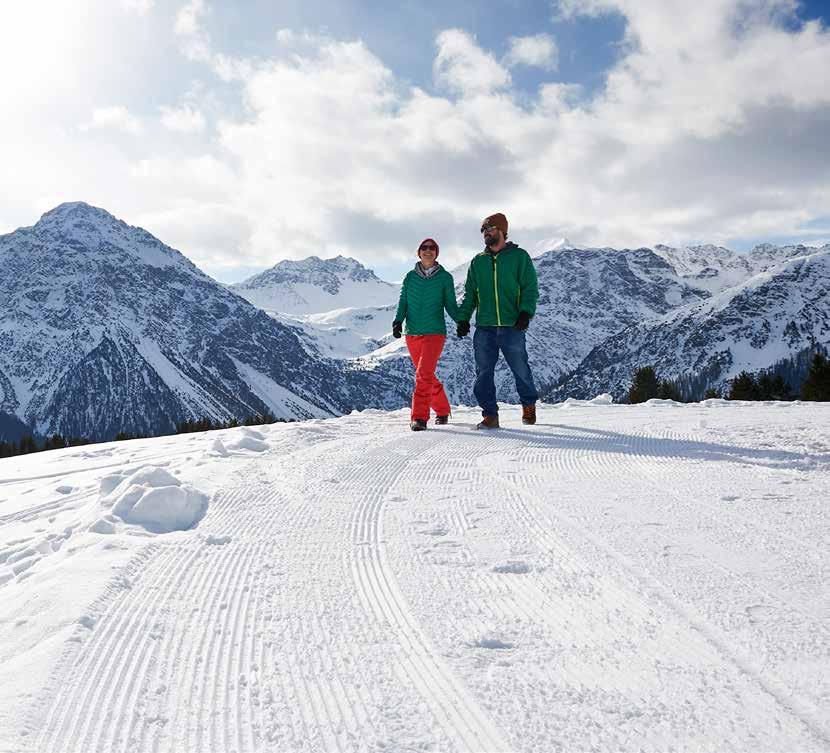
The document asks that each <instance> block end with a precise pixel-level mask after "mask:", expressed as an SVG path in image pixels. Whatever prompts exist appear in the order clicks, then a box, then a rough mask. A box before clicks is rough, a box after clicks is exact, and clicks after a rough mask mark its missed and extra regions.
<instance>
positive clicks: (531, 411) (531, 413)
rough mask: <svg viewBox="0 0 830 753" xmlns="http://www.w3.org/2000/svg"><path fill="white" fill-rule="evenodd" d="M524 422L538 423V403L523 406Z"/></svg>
mask: <svg viewBox="0 0 830 753" xmlns="http://www.w3.org/2000/svg"><path fill="white" fill-rule="evenodd" d="M522 423H523V424H535V423H536V404H535V403H534V404H533V405H523V406H522Z"/></svg>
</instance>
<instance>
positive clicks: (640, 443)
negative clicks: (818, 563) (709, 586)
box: [521, 432, 821, 558]
mask: <svg viewBox="0 0 830 753" xmlns="http://www.w3.org/2000/svg"><path fill="white" fill-rule="evenodd" d="M665 433H666V438H669V439H671V440H672V441H674V442H676V443H678V444H679V443H681V442H684V441H688V442H693V441H696V440H695V438H694V437H693V436H692V435H687V434H678V433H675V432H665ZM633 436H636V437H637V441H636V442H635V448H636V453H635V454H633V455H632V456H631V457H632V458H633V461H634V462H635V463H636V464H637V465H638V467H639V468H641V469H642V470H643V471H644V474H645V475H644V476H643V477H642V478H643V480H644V481H647V480H648V479H649V478H651V479H653V478H654V477H655V462H656V461H660V464H661V465H662V464H663V463H664V462H665V461H666V460H668V461H669V463H670V464H671V468H672V473H673V474H674V471H675V468H676V464H677V463H684V464H689V463H692V464H695V465H699V464H700V463H702V462H703V461H702V460H700V459H698V458H689V457H687V456H684V455H675V454H670V453H665V452H662V453H661V451H660V449H659V447H660V442H661V441H662V439H663V437H661V436H659V435H658V436H654V435H651V434H642V433H640V434H636V435H633ZM521 456H522V458H523V459H524V460H525V461H526V462H528V463H530V464H541V465H550V464H549V463H545V453H544V452H543V453H540V454H539V455H537V454H536V453H535V452H532V451H529V450H523V451H522V452H521ZM586 460H593V461H595V462H597V464H603V465H604V466H605V469H606V470H604V471H600V472H598V473H596V474H591V475H596V476H597V477H601V478H606V477H607V475H606V474H607V471H618V470H619V462H618V460H615V459H612V454H611V453H607V452H605V453H603V452H601V451H600V452H597V453H596V454H592V455H591V456H590V457H589V458H586ZM553 467H554V469H555V470H558V468H557V466H556V465H555V464H554V466H553ZM697 481H698V482H701V483H702V484H704V485H705V484H708V483H710V482H709V481H708V479H706V478H703V479H698V480H697ZM652 485H653V487H654V488H656V489H658V490H660V491H663V492H665V493H666V494H670V495H672V496H674V497H675V498H676V499H679V497H678V495H676V494H675V493H673V492H672V491H671V490H670V489H669V488H668V487H665V486H663V485H661V484H659V483H658V482H656V481H654V482H653V483H652ZM700 491H701V487H700V486H699V485H698V486H696V492H695V493H694V495H693V497H694V502H693V504H694V505H700V506H705V507H706V508H707V510H708V512H709V513H710V514H712V515H715V516H717V517H719V518H721V517H723V516H724V515H725V516H727V517H730V518H733V519H735V520H741V521H742V522H743V523H744V524H749V525H750V526H751V527H753V528H757V529H761V530H763V531H764V532H765V533H767V534H768V536H769V537H770V538H786V539H788V540H789V541H790V542H791V543H792V545H793V546H794V547H795V548H796V549H797V550H798V551H802V550H803V549H804V544H805V542H804V541H803V540H802V539H797V538H795V537H791V536H788V534H786V532H783V531H781V530H780V528H770V527H768V526H765V525H764V524H763V522H762V521H761V519H759V518H758V517H756V518H754V519H748V518H745V517H744V516H741V515H740V514H738V513H737V512H736V511H734V510H732V509H731V508H729V507H725V506H724V507H720V508H715V507H714V506H713V505H712V504H711V503H709V502H708V501H707V496H706V495H705V494H703V493H698V492H700ZM710 496H711V495H710ZM690 501H691V500H690ZM695 513H696V514H697V513H699V508H697V507H695ZM720 528H721V530H722V531H723V532H726V531H728V530H729V527H725V526H722V525H721V526H720ZM808 546H809V545H808ZM810 548H811V551H812V553H814V554H815V555H816V556H817V557H819V558H821V553H820V552H819V551H818V549H816V548H812V547H810Z"/></svg>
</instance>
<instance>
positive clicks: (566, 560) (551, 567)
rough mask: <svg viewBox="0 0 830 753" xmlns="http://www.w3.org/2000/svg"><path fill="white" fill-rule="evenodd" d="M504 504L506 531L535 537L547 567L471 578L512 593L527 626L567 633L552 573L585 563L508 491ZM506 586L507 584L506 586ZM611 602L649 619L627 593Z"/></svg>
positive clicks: (580, 568) (606, 637)
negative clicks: (507, 521) (528, 572)
mask: <svg viewBox="0 0 830 753" xmlns="http://www.w3.org/2000/svg"><path fill="white" fill-rule="evenodd" d="M508 459H509V458H508ZM475 460H476V456H471V457H467V458H466V461H467V462H475ZM476 475H478V474H476ZM475 487H476V488H487V485H486V484H482V483H479V484H475ZM506 501H507V502H508V504H507V505H506V506H505V507H503V508H500V509H499V512H500V513H507V514H508V515H510V516H511V517H512V518H513V520H515V522H516V525H509V526H507V527H508V528H509V529H510V530H516V531H518V530H525V531H526V532H527V535H528V536H529V537H530V538H535V541H534V542H533V543H534V544H535V548H536V549H537V550H538V551H539V552H540V553H541V552H546V553H548V555H550V553H555V554H554V556H553V557H551V559H550V562H549V563H548V566H547V567H545V568H544V570H543V572H542V573H539V572H535V573H534V574H533V576H532V577H518V578H517V577H513V578H509V579H505V578H504V576H499V575H498V574H496V573H492V572H489V571H488V572H486V573H482V572H481V571H480V570H479V569H476V570H474V571H473V572H474V576H473V577H474V579H476V580H478V582H480V583H482V584H484V588H485V589H486V590H489V591H490V592H493V593H497V594H498V595H499V596H504V593H505V590H507V593H512V594H513V596H514V599H513V604H514V606H515V608H516V609H515V611H519V612H520V613H523V614H524V615H525V616H526V617H527V619H528V621H529V623H534V622H542V623H546V624H548V625H549V626H550V627H551V628H553V630H554V635H562V634H563V633H565V632H567V630H569V629H572V628H573V626H572V624H570V623H569V622H568V621H567V620H566V619H563V617H562V615H564V614H565V613H566V610H565V609H564V606H565V605H564V603H559V605H558V606H557V602H560V601H561V597H560V595H561V592H562V588H561V581H560V580H558V579H554V578H553V573H554V572H557V571H558V572H560V573H561V574H562V575H565V576H566V577H567V576H576V575H578V574H580V573H582V572H585V571H586V570H587V568H586V566H585V564H583V563H581V562H580V561H579V560H578V559H576V558H575V555H574V553H573V551H571V550H570V549H569V548H568V547H565V546H563V545H562V544H561V543H560V542H559V541H558V540H556V541H555V540H554V539H553V538H552V537H551V536H549V535H548V534H547V532H546V531H543V530H540V529H539V528H538V526H536V525H535V521H534V520H533V519H532V518H530V517H529V516H527V515H526V514H523V513H524V509H523V507H522V506H521V505H520V504H518V502H517V499H516V494H515V493H514V492H512V491H511V490H509V489H508V490H507V497H506ZM462 504H463V502H462V501H461V500H456V502H455V506H460V505H462ZM459 514H460V513H459ZM534 532H535V534H536V535H535V537H534V536H533V533H534ZM539 544H541V546H539ZM544 583H550V588H549V589H547V590H546V589H542V588H540V586H541V585H543V584H544ZM507 584H509V586H508V585H507ZM456 588H457V589H458V590H459V592H460V593H464V592H466V590H467V586H466V585H465V584H459V585H458V586H457V587H456ZM515 597H517V598H515ZM608 598H609V597H608V595H607V594H605V599H604V600H603V604H607V603H608V602H607V600H608ZM483 602H484V603H485V604H488V605H490V604H493V603H498V602H499V600H498V599H490V598H485V599H484V600H483ZM612 602H613V603H614V604H616V605H617V607H621V606H623V605H625V606H626V608H627V609H629V610H631V607H632V604H633V603H636V604H638V605H639V606H640V608H639V609H638V610H636V611H637V614H638V616H639V618H640V619H641V620H643V621H645V620H647V619H649V618H650V616H651V610H650V609H649V608H648V607H647V605H643V604H642V601H641V599H639V598H638V599H637V600H636V601H634V600H632V596H631V595H630V594H626V593H621V596H620V598H618V599H616V600H613V599H612ZM552 608H553V609H552ZM451 613H452V611H451ZM513 613H514V610H511V611H510V612H507V611H503V612H502V615H503V617H504V618H509V617H510V616H511V615H512V614H513ZM585 638H586V636H582V639H583V640H584V639H585ZM601 638H602V640H603V641H604V642H608V641H610V640H612V639H614V638H616V631H614V630H613V629H609V630H607V631H605V632H604V634H603V635H602V636H601ZM594 642H595V643H596V645H599V643H597V642H596V641H594Z"/></svg>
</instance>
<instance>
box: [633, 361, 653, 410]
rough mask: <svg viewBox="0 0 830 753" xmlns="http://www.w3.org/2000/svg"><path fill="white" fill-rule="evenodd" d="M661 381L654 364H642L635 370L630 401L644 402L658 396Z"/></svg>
mask: <svg viewBox="0 0 830 753" xmlns="http://www.w3.org/2000/svg"><path fill="white" fill-rule="evenodd" d="M659 392H660V383H659V381H658V379H657V374H656V372H655V371H654V368H653V367H652V366H642V367H641V368H639V369H637V370H636V371H635V372H634V381H633V382H632V384H631V389H629V390H628V402H629V403H632V404H634V403H644V402H645V401H646V400H651V399H652V398H655V397H657V395H658V393H659Z"/></svg>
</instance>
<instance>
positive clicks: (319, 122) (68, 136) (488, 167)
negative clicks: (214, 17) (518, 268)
mask: <svg viewBox="0 0 830 753" xmlns="http://www.w3.org/2000/svg"><path fill="white" fill-rule="evenodd" d="M571 5H572V9H571V12H572V13H577V12H579V13H582V12H585V11H586V10H588V11H590V12H600V11H602V12H618V13H620V14H622V15H623V16H624V17H625V20H626V29H627V32H626V34H627V41H626V44H625V46H624V47H623V48H622V53H621V57H620V59H619V61H618V63H617V64H615V66H614V68H613V70H611V71H610V72H609V74H608V77H607V81H606V82H605V83H606V86H605V87H603V88H602V89H601V90H600V91H599V92H598V93H597V94H596V95H595V96H594V98H593V99H591V100H586V98H585V94H584V92H582V91H580V90H579V88H578V87H576V86H574V85H572V84H570V83H568V82H567V81H551V82H549V83H546V84H544V85H543V86H541V87H540V88H539V90H538V91H537V93H536V94H535V95H534V96H528V95H526V94H523V95H519V94H518V93H517V92H516V91H514V90H513V89H512V82H511V78H510V71H509V69H508V67H507V66H508V63H510V58H509V57H508V56H506V57H505V58H504V60H502V61H501V62H500V61H498V60H496V59H495V58H494V57H493V55H492V54H491V53H490V52H489V51H487V50H483V49H481V47H480V46H479V45H478V44H477V43H476V41H475V39H474V38H473V37H472V36H470V35H469V34H467V33H465V32H463V31H460V30H457V29H455V30H447V31H444V32H442V33H441V34H439V35H438V36H437V39H436V53H435V59H434V74H435V82H436V84H437V87H436V89H434V90H425V89H423V88H418V87H412V86H410V85H408V84H407V83H406V82H405V81H404V80H403V79H401V78H400V77H398V76H397V75H396V74H395V72H394V71H392V70H390V69H389V68H388V67H387V66H386V65H385V64H384V62H383V61H382V60H380V59H379V58H378V57H377V56H376V55H374V54H373V53H372V52H371V51H370V50H369V49H368V48H367V47H366V45H364V44H363V43H361V42H360V41H349V42H344V41H338V40H336V39H332V38H326V37H321V36H316V35H309V34H302V33H296V32H292V31H290V30H282V31H281V32H278V33H276V34H275V36H276V44H275V46H274V51H273V56H272V58H271V59H258V60H253V59H247V58H242V57H239V56H234V55H232V54H223V53H220V52H219V51H217V50H215V49H214V48H213V47H212V46H211V41H210V39H209V37H208V35H207V33H206V31H205V25H204V21H205V19H206V18H207V13H208V12H209V9H208V7H207V6H206V5H205V4H204V3H203V2H197V1H196V0H191V1H190V2H188V3H187V4H186V5H185V6H183V7H182V9H181V11H180V13H179V14H178V16H177V33H178V39H179V40H180V42H181V43H182V53H183V54H184V55H185V56H186V57H187V58H188V60H198V61H200V62H202V63H203V64H204V70H205V72H206V75H205V78H204V80H202V81H200V83H199V86H198V88H195V89H193V90H192V92H191V93H188V94H184V95H182V99H181V105H179V106H176V107H169V108H167V109H162V110H160V117H161V123H158V122H157V123H155V124H151V123H150V121H149V120H147V121H144V131H143V134H142V138H141V139H129V140H126V139H123V138H118V135H119V133H118V132H119V131H126V132H127V133H130V132H132V133H135V132H136V128H140V127H141V125H142V121H139V120H138V118H136V117H135V116H134V115H132V114H131V113H130V111H129V110H128V109H127V108H124V107H120V108H119V107H112V108H101V109H100V110H98V111H96V112H95V113H94V114H93V117H92V119H91V120H89V122H88V123H86V127H87V128H96V129H98V130H97V131H96V137H95V139H80V143H79V140H78V133H77V129H75V128H70V127H68V126H67V124H71V123H72V122H78V121H81V120H84V119H85V118H88V116H87V115H86V114H85V113H86V112H87V111H91V110H92V105H87V104H85V105H84V106H83V108H81V109H80V110H79V111H77V112H74V114H73V118H71V119H70V118H69V116H67V115H65V114H64V110H65V109H66V108H67V107H68V106H70V105H71V100H68V99H66V100H62V101H61V106H57V105H56V106H54V107H53V109H52V110H51V111H49V114H50V117H44V116H43V114H42V112H43V111H40V110H39V111H37V113H38V117H36V118H35V117H34V116H32V117H31V118H29V119H28V120H24V119H23V118H18V119H4V120H3V121H0V150H2V155H0V156H2V161H3V165H4V170H5V171H6V174H7V175H8V176H9V180H8V181H7V182H6V184H7V185H9V186H13V187H14V192H12V191H11V190H7V191H6V192H3V191H2V188H0V200H2V203H3V206H4V213H3V214H4V218H5V219H6V222H9V221H12V222H14V221H15V218H17V217H21V218H22V219H21V221H20V222H19V223H18V224H21V225H22V224H27V223H29V222H30V221H31V213H32V211H33V210H32V207H35V208H36V209H37V211H43V210H46V209H48V208H50V204H54V203H57V202H58V201H63V200H68V199H83V200H87V201H91V202H92V203H96V204H98V205H100V206H105V207H107V208H109V209H111V211H113V212H115V213H117V214H119V216H121V217H123V218H124V219H125V220H127V221H129V222H133V223H135V222H145V221H146V224H147V227H148V229H150V230H151V231H152V232H157V233H158V234H159V236H160V237H161V238H162V240H165V241H167V242H170V243H174V244H175V245H177V246H178V247H179V248H181V249H182V250H183V251H185V252H187V253H188V254H190V255H191V256H192V257H193V258H194V259H195V260H197V262H199V263H203V262H204V263H206V264H208V263H209V265H210V267H211V268H212V269H220V268H222V267H225V268H228V267H230V266H234V265H239V266H240V267H241V266H248V267H250V266H265V265H268V264H273V263H274V262H275V261H277V260H278V259H279V258H285V257H289V256H292V257H301V256H305V255H308V254H312V253H313V254H318V255H326V254H337V253H345V254H350V255H353V256H356V257H357V258H360V259H361V260H362V261H364V262H366V263H368V264H383V265H384V266H385V267H386V268H390V267H391V266H393V265H394V263H395V262H396V260H402V259H405V258H408V257H411V256H413V254H414V244H415V243H417V241H418V240H420V239H421V238H422V237H424V236H426V235H432V236H434V237H436V238H438V240H439V242H440V243H441V249H442V251H441V256H442V260H443V261H445V262H446V263H447V264H448V265H449V266H452V265H453V264H455V263H458V262H461V261H463V260H464V259H465V258H467V257H468V256H469V254H470V252H471V251H472V250H474V249H475V248H476V247H477V246H478V244H479V242H480V241H479V234H478V223H479V222H480V220H481V218H482V217H484V216H486V215H487V214H490V213H492V212H494V211H504V212H505V213H506V214H507V215H508V217H509V219H510V224H511V237H512V238H513V239H514V240H516V241H517V242H519V243H523V244H525V245H526V246H527V247H531V248H532V247H533V246H534V244H535V243H536V242H537V241H539V240H541V239H544V238H552V237H562V236H567V237H568V238H569V239H570V240H571V241H572V242H574V243H576V244H579V245H591V244H609V245H617V246H622V245H640V244H653V243H657V242H666V243H684V242H688V241H690V240H706V241H712V242H727V241H728V240H729V239H730V238H763V237H765V236H766V237H777V238H780V237H784V236H787V235H789V236H792V237H809V236H810V235H811V233H809V232H808V231H809V228H810V227H815V226H817V225H816V221H817V220H818V219H819V218H822V217H826V216H827V214H828V212H827V206H828V200H830V189H828V187H827V173H826V165H827V164H830V143H828V140H827V138H826V134H827V133H828V132H830V91H828V90H827V87H826V86H824V82H825V80H826V73H825V72H826V71H827V70H830V35H829V34H828V32H827V30H826V29H824V28H823V27H822V26H821V25H819V24H817V23H812V24H807V25H805V26H803V27H801V28H799V29H797V30H795V31H794V30H793V27H792V26H791V25H787V26H784V25H782V24H781V23H780V22H779V20H778V19H780V18H781V17H782V16H784V15H786V14H787V12H788V10H787V8H788V7H789V4H788V3H787V2H771V1H767V2H756V3H752V4H750V3H747V2H742V1H739V0H700V2H699V3H698V4H695V5H694V6H691V5H689V4H688V3H686V2H681V0H662V1H661V2H656V1H655V2H644V1H643V0H637V2H634V0H619V2H616V1H613V2H612V0H603V1H602V2H599V1H598V0H597V1H596V2H592V3H587V4H586V2H577V1H576V0H572V2H571ZM67 13H69V9H67ZM67 18H69V16H67ZM33 23H34V21H33ZM35 26H36V24H35ZM55 38H56V39H59V37H55ZM194 41H195V42H196V43H197V44H196V46H195V47H194V46H191V44H192V43H193V42H194ZM20 50H23V47H22V46H21V47H20ZM2 54H3V51H2V50H1V49H0V56H2ZM538 59H541V58H537V60H538ZM511 64H512V63H511ZM515 64H518V62H517V63H515ZM188 65H189V63H188ZM49 75H52V74H50V72H49V70H48V69H47V68H44V71H43V76H44V78H43V80H42V81H41V80H40V79H38V81H40V83H39V84H38V85H37V86H28V87H27V88H30V89H32V90H33V91H42V90H43V88H44V82H48V81H49ZM217 76H219V77H220V78H221V80H217ZM29 82H30V83H31V80H29ZM36 83H37V82H36ZM228 91H232V92H234V93H237V94H238V95H239V96H240V99H241V100H242V107H241V108H239V109H238V110H237V111H234V112H233V113H231V112H230V111H229V110H227V109H225V110H224V111H223V106H222V105H221V102H222V101H223V98H224V97H226V96H227V93H228ZM93 101H95V100H93ZM97 101H111V100H109V99H103V98H100V99H98V100H97ZM67 103H68V104H67ZM153 106H155V105H153ZM78 113H80V114H78ZM208 113H209V116H210V121H211V123H213V122H214V121H215V122H216V130H215V138H213V136H212V134H213V131H212V129H211V132H210V133H211V138H207V137H206V136H205V134H206V131H207V128H204V129H202V128H201V126H200V125H199V124H200V122H201V121H200V119H199V114H202V117H204V114H208ZM61 118H64V120H61ZM165 119H166V120H167V123H166V124H165V123H164V120H165ZM162 124H163V125H166V126H167V128H171V127H173V128H174V130H175V126H174V125H173V124H176V126H179V127H181V128H182V129H184V128H186V127H187V128H191V129H192V130H190V131H186V132H187V133H189V134H190V135H189V137H188V138H186V139H182V138H172V137H171V135H170V133H169V132H168V131H167V130H166V128H162V127H161V125H162ZM151 125H155V126H156V127H151ZM200 133H201V135H200ZM33 134H34V135H33ZM27 141H30V142H31V143H33V144H37V145H38V148H37V149H34V148H33V149H32V150H28V151H26V150H13V149H11V148H10V147H9V146H5V147H4V146H3V145H10V144H21V143H23V144H25V143H27ZM17 152H20V153H17ZM53 154H62V155H64V159H62V160H61V161H59V164H56V161H55V160H54V159H51V158H50V156H51V155H53ZM820 224H821V223H819V225H820ZM824 235H826V233H825V232H822V236H824Z"/></svg>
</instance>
